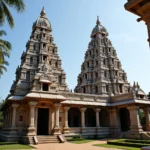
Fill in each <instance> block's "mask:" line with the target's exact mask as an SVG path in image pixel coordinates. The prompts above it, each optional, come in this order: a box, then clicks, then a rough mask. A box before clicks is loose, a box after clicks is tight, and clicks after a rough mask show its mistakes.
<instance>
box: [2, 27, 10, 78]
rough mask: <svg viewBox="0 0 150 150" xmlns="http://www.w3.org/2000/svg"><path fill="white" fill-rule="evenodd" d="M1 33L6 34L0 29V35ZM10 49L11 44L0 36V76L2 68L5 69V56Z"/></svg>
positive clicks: (6, 63) (8, 53)
mask: <svg viewBox="0 0 150 150" xmlns="http://www.w3.org/2000/svg"><path fill="white" fill-rule="evenodd" d="M3 35H6V32H5V31H4V30H0V37H1V36H3ZM10 50H11V44H10V43H9V42H8V41H5V40H2V39H1V38H0V76H1V75H2V74H3V70H5V71H7V69H6V67H5V65H8V62H7V61H6V60H5V59H6V57H9V55H10Z"/></svg>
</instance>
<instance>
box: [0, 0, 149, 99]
mask: <svg viewBox="0 0 150 150" xmlns="http://www.w3.org/2000/svg"><path fill="white" fill-rule="evenodd" d="M126 1H127V0H121V1H120V0H115V1H112V0H104V1H103V0H92V1H91V0H35V1H31V0H25V4H26V10H25V12H23V13H20V14H18V13H17V12H16V11H14V10H11V11H12V14H13V16H14V20H15V27H14V29H10V28H9V26H8V24H7V23H5V25H4V26H3V27H1V29H4V30H6V32H7V36H6V37H4V39H6V40H8V41H10V42H11V43H12V47H13V49H12V52H11V57H10V59H8V61H9V63H10V65H9V67H8V71H7V72H4V75H3V76H2V77H1V79H0V97H1V98H5V97H6V96H7V94H9V90H10V87H11V84H12V82H13V80H14V79H15V70H16V67H17V66H18V65H19V64H20V56H21V54H22V51H23V50H25V45H26V42H27V41H28V40H29V37H30V35H31V31H32V24H33V22H34V21H35V20H36V19H37V18H38V16H39V14H40V11H41V9H42V7H43V6H44V7H45V10H46V13H47V17H48V18H49V20H50V22H51V25H52V29H53V31H52V35H53V37H54V42H55V43H56V45H57V46H58V53H59V55H60V57H61V59H62V64H63V69H64V70H65V72H66V74H67V84H68V86H69V88H70V89H74V87H75V86H76V83H77V76H78V74H79V73H80V67H81V64H82V62H83V61H84V54H85V52H86V50H87V47H88V43H89V41H90V34H91V31H92V29H93V27H94V26H95V24H96V18H97V15H98V16H99V18H100V21H101V23H102V25H103V26H105V27H106V29H107V30H108V32H109V38H110V39H111V41H112V44H113V46H114V47H115V49H116V51H117V54H118V58H119V59H120V60H121V63H122V67H123V69H124V70H125V71H126V72H127V77H128V81H129V82H130V83H133V81H138V82H139V84H140V85H141V88H142V89H143V90H144V91H145V92H146V93H148V92H149V91H150V86H149V84H148V83H150V77H149V76H150V69H149V67H150V50H149V44H148V42H147V38H148V35H147V29H146V26H145V24H144V22H140V23H138V22H136V19H137V18H138V17H137V16H135V15H133V14H131V13H129V12H127V11H125V9H124V4H125V3H126Z"/></svg>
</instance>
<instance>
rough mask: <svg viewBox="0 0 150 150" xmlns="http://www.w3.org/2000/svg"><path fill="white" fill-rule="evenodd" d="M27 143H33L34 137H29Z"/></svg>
mask: <svg viewBox="0 0 150 150" xmlns="http://www.w3.org/2000/svg"><path fill="white" fill-rule="evenodd" d="M29 143H30V144H31V145H33V144H35V142H34V139H33V136H31V137H29Z"/></svg>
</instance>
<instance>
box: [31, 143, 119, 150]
mask: <svg viewBox="0 0 150 150" xmlns="http://www.w3.org/2000/svg"><path fill="white" fill-rule="evenodd" d="M105 143H106V141H94V142H89V143H84V144H73V143H70V142H65V143H56V144H53V143H52V144H39V145H32V146H33V147H35V148H37V149H38V150H119V149H115V148H103V147H98V146H92V145H93V144H105Z"/></svg>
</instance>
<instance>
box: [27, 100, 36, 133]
mask: <svg viewBox="0 0 150 150" xmlns="http://www.w3.org/2000/svg"><path fill="white" fill-rule="evenodd" d="M37 103H38V102H36V101H30V102H29V103H28V105H29V107H30V124H29V128H28V133H27V134H28V135H36V133H35V107H36V105H37Z"/></svg>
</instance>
